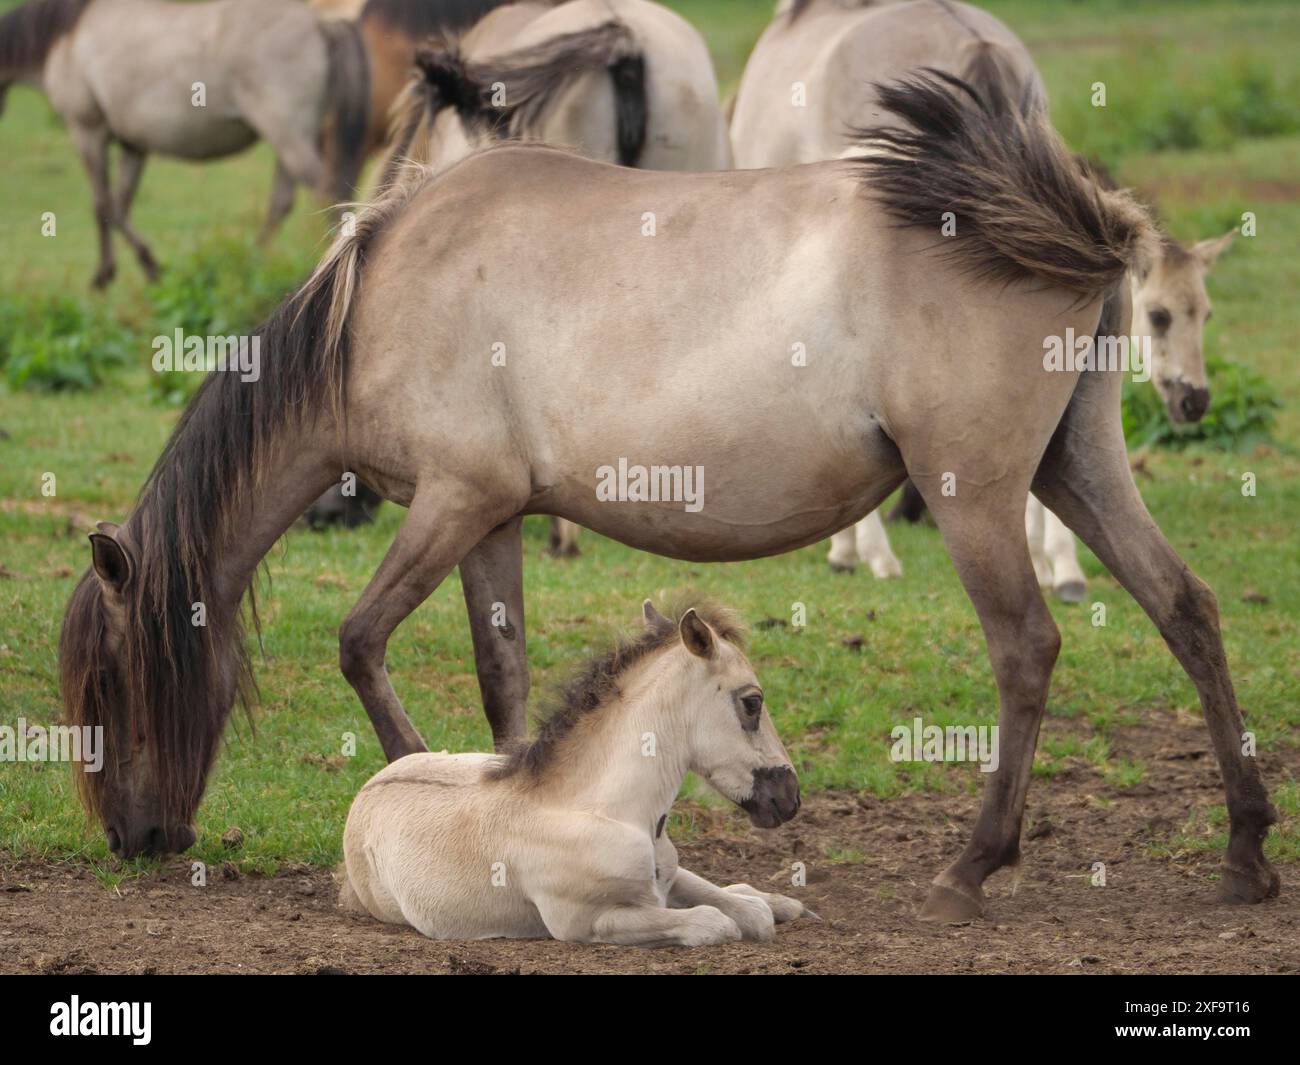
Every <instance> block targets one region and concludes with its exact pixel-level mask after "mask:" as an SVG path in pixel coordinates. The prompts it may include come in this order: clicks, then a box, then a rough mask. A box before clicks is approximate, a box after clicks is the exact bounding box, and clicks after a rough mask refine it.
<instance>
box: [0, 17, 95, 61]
mask: <svg viewBox="0 0 1300 1065" xmlns="http://www.w3.org/2000/svg"><path fill="white" fill-rule="evenodd" d="M90 3H91V0H31V2H30V3H26V4H23V5H22V6H21V7H17V8H14V10H12V11H9V12H6V13H5V14H4V15H0V78H10V77H15V76H17V75H18V74H21V73H23V72H24V71H27V70H30V69H31V68H33V67H35V66H38V65H43V64H44V63H45V57H46V56H48V55H49V54H50V49H51V48H53V47H54V42H55V41H57V40H58V39H59V38H60V37H62V36H63V35H64V34H66V33H70V32H71V31H72V28H73V27H74V26H75V25H76V24H77V20H78V19H80V18H81V14H82V12H83V11H85V10H86V8H87V7H88V6H89V5H90Z"/></svg>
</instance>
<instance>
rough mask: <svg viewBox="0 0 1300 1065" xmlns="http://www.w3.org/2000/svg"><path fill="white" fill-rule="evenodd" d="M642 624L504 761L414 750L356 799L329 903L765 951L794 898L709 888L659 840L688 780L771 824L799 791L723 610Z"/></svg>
mask: <svg viewBox="0 0 1300 1065" xmlns="http://www.w3.org/2000/svg"><path fill="white" fill-rule="evenodd" d="M644 613H645V630H644V632H643V633H642V634H641V635H640V636H639V637H638V638H637V639H636V640H634V641H633V642H631V643H627V644H623V645H621V646H619V647H618V648H616V649H615V650H614V651H612V652H610V653H609V654H608V655H605V656H604V657H602V658H599V659H596V660H595V661H593V662H592V663H591V664H590V665H588V667H587V668H586V670H585V671H584V672H583V673H582V674H581V675H580V676H579V677H578V678H577V679H576V680H575V681H574V682H573V683H572V684H571V685H570V687H569V689H568V690H567V691H566V693H565V696H564V702H563V704H562V707H561V709H559V710H558V711H557V712H556V713H555V714H554V715H553V716H552V717H551V718H550V719H549V720H548V721H547V722H546V724H545V725H544V726H543V727H542V729H541V731H540V733H539V734H538V736H537V738H536V739H535V740H533V741H532V742H531V743H528V744H525V745H522V746H520V747H519V748H517V749H516V750H515V751H514V753H512V754H510V755H507V756H496V755H490V754H412V755H408V756H407V757H405V758H401V759H399V760H398V761H396V762H394V763H393V764H392V765H390V766H388V767H387V768H386V769H383V770H381V771H380V772H379V773H377V774H376V775H375V776H374V777H372V778H371V779H370V781H369V782H367V783H366V785H365V786H364V787H363V788H362V789H361V792H360V793H359V794H358V795H357V797H356V799H355V801H354V802H353V803H352V809H351V811H349V813H348V822H347V827H346V828H345V829H344V833H343V852H344V858H345V865H346V880H345V882H344V886H343V892H342V897H341V899H340V902H341V904H342V905H343V906H345V907H346V908H349V909H355V910H364V911H366V912H368V913H370V914H371V915H373V916H375V917H378V918H379V919H380V920H381V921H390V922H392V923H394V924H410V925H413V926H414V927H415V928H417V929H418V930H419V931H420V932H423V933H424V934H425V935H426V936H429V937H431V938H434V939H485V938H491V937H497V936H504V937H516V938H522V937H543V936H551V937H553V938H555V939H561V940H567V941H570V942H579V943H622V944H629V945H637V946H670V945H676V946H703V945H706V944H711V943H723V942H726V941H728V940H737V939H771V938H772V936H773V934H774V929H773V924H774V922H776V921H788V920H792V919H793V918H795V917H799V916H801V915H802V914H803V913H804V912H805V910H804V906H803V904H802V903H800V902H798V901H797V900H795V899H791V898H787V897H785V896H783V895H770V894H767V893H765V892H761V891H757V890H755V889H754V888H751V887H749V886H748V885H747V884H734V885H732V886H731V887H727V888H720V887H716V886H715V885H713V884H711V883H709V882H708V881H707V880H705V879H703V878H702V877H699V876H696V875H695V874H694V873H690V872H687V871H686V870H685V869H681V868H679V867H678V865H677V850H676V848H675V847H674V846H673V845H672V843H671V842H669V839H668V835H667V833H666V832H665V831H664V825H665V822H666V821H667V820H668V811H669V809H670V808H671V806H672V804H673V800H674V799H675V798H676V797H677V792H678V790H679V789H680V788H681V785H682V780H683V778H684V777H685V776H686V773H687V771H688V770H693V771H695V772H696V773H699V774H700V775H701V776H702V777H703V778H704V779H705V780H707V781H708V782H709V783H710V784H711V785H713V787H715V788H716V789H717V790H718V791H719V792H721V793H722V794H723V795H725V796H726V797H727V798H729V799H731V800H732V801H733V802H735V803H737V804H738V805H739V806H741V807H742V808H743V809H744V810H745V811H747V812H748V814H749V817H750V820H751V821H752V822H753V823H754V824H755V825H758V826H759V827H762V828H775V827H776V826H777V825H779V824H781V823H782V822H784V821H788V820H789V819H790V818H791V817H793V816H794V815H795V813H796V812H797V811H798V809H799V782H798V780H797V779H796V777H795V773H794V769H793V768H792V767H791V765H790V759H789V757H788V756H787V754H786V753H785V748H784V747H783V746H782V745H781V740H780V738H779V737H778V736H777V734H776V730H775V728H773V726H772V720H771V718H770V717H769V716H768V713H767V709H766V708H765V707H764V705H763V692H762V689H761V688H759V686H758V681H757V679H756V678H755V676H754V670H753V668H752V667H751V666H750V664H749V662H748V660H747V659H746V658H745V655H744V653H743V652H742V651H741V650H740V647H739V645H738V642H737V641H738V637H739V630H738V628H737V625H736V623H735V621H734V619H733V618H732V616H731V615H730V614H729V613H727V612H726V611H721V610H714V609H707V608H703V607H701V608H699V609H698V610H695V609H692V610H687V611H686V612H685V613H684V614H683V615H682V617H681V619H680V621H678V622H676V623H674V622H672V621H669V620H668V619H667V618H664V617H663V616H661V615H660V614H659V613H658V612H657V611H656V610H655V609H654V607H653V606H652V605H651V604H650V601H649V600H647V601H646V603H645V608H644Z"/></svg>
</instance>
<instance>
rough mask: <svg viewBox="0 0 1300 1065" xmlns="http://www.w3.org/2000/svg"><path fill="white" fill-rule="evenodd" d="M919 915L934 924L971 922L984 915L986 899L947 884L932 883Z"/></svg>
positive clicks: (923, 919)
mask: <svg viewBox="0 0 1300 1065" xmlns="http://www.w3.org/2000/svg"><path fill="white" fill-rule="evenodd" d="M918 916H919V918H920V919H921V920H922V921H928V922H930V923H932V924H970V923H971V922H972V921H974V920H976V919H977V918H980V917H983V916H984V900H983V898H980V897H972V896H970V895H968V894H966V892H965V891H961V890H958V889H957V888H951V887H948V886H947V885H946V884H931V885H930V894H929V896H928V897H927V898H926V900H925V905H924V906H922V907H921V912H920V914H919V915H918Z"/></svg>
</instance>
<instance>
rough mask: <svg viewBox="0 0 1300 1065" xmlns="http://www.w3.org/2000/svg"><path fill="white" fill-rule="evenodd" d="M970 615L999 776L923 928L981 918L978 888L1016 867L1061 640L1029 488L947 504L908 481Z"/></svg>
mask: <svg viewBox="0 0 1300 1065" xmlns="http://www.w3.org/2000/svg"><path fill="white" fill-rule="evenodd" d="M913 479H914V480H915V481H916V482H917V486H918V487H919V488H920V489H921V492H922V494H924V495H925V497H926V502H927V503H928V504H929V506H930V512H931V513H932V514H933V515H934V517H935V520H936V521H937V522H938V525H939V530H940V531H941V532H942V533H943V537H944V542H945V543H946V544H947V547H948V553H949V555H950V556H951V557H952V560H953V564H954V565H955V566H956V568H957V575H958V576H959V577H960V578H961V582H962V585H963V586H964V587H965V589H966V594H967V595H968V596H969V597H970V600H971V602H972V603H973V604H974V606H975V612H976V613H977V614H978V615H979V619H980V625H981V626H982V627H983V629H984V637H985V640H986V641H987V643H988V651H989V659H990V661H991V662H992V664H993V674H994V677H995V678H996V680H997V686H998V696H999V700H1000V709H999V713H998V756H999V761H998V767H997V769H996V770H994V771H993V772H992V773H990V774H988V776H987V779H986V780H985V783H984V800H983V803H982V804H981V806H980V812H979V817H978V818H977V819H976V822H975V828H974V831H973V832H972V833H971V839H970V842H969V843H968V844H967V845H966V849H965V850H964V851H963V852H962V854H961V856H960V857H959V858H958V859H957V860H956V861H955V862H953V863H952V864H951V865H950V866H949V867H948V868H947V869H945V870H944V871H943V872H942V873H941V874H940V875H939V876H938V877H937V878H936V879H935V881H934V884H933V885H932V887H931V888H930V894H929V897H928V898H927V899H926V902H925V906H924V907H923V908H922V910H921V919H922V920H930V921H946V922H953V923H959V922H964V921H969V920H972V919H973V918H975V917H978V916H980V915H981V914H982V913H983V910H984V892H983V888H982V885H983V883H984V881H985V880H986V879H987V878H988V877H989V875H990V874H991V873H993V872H994V871H995V870H997V869H1000V868H1002V867H1004V866H1014V865H1016V864H1017V863H1018V862H1019V861H1020V826H1021V821H1022V819H1023V817H1024V809H1025V795H1026V793H1027V791H1028V789H1029V778H1030V772H1031V770H1032V767H1033V761H1034V748H1035V746H1036V745H1037V743H1038V729H1039V726H1040V724H1041V723H1042V719H1043V712H1044V710H1045V709H1046V706H1047V689H1048V684H1049V682H1050V680H1051V676H1052V667H1053V666H1054V665H1055V663H1056V656H1057V653H1058V651H1059V650H1060V646H1061V637H1060V634H1059V633H1058V632H1057V629H1056V624H1055V623H1054V622H1053V620H1052V615H1051V612H1050V611H1049V610H1048V609H1047V604H1046V603H1044V602H1043V597H1042V594H1041V593H1040V592H1039V589H1038V579H1037V577H1036V576H1035V574H1034V567H1033V563H1032V562H1031V560H1030V556H1029V544H1028V541H1027V540H1026V537H1025V532H1024V529H1025V525H1024V517H1025V497H1026V494H1027V488H1028V486H1027V485H1025V484H1021V483H1015V482H1014V481H1013V480H1012V479H1011V478H1010V477H1004V478H1002V479H1000V480H992V481H990V482H988V483H987V484H979V483H975V482H974V481H971V482H969V483H967V484H966V486H965V488H964V491H963V492H962V493H961V494H960V495H958V496H951V497H950V496H945V495H944V494H943V493H942V491H941V485H940V482H939V479H938V477H928V476H927V477H920V476H914V478H913Z"/></svg>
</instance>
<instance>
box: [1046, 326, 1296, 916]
mask: <svg viewBox="0 0 1300 1065" xmlns="http://www.w3.org/2000/svg"><path fill="white" fill-rule="evenodd" d="M1103 320H1104V319H1103ZM1124 325H1125V326H1126V325H1127V323H1124ZM1117 326H1119V323H1118V322H1116V321H1114V320H1112V321H1111V322H1110V323H1109V324H1108V326H1107V329H1106V332H1108V333H1109V332H1114V333H1116V334H1117V335H1124V334H1125V333H1127V331H1128V330H1127V328H1117ZM1120 384H1121V381H1120V374H1118V373H1106V372H1097V371H1093V372H1088V373H1084V374H1083V375H1082V376H1081V378H1080V381H1079V385H1078V388H1077V390H1076V391H1075V394H1074V398H1073V400H1072V401H1071V403H1070V406H1069V408H1068V409H1067V410H1066V413H1065V417H1064V418H1063V419H1062V421H1061V424H1060V426H1059V428H1058V429H1057V431H1056V434H1055V435H1054V436H1053V437H1052V442H1051V444H1050V445H1049V447H1048V449H1047V453H1046V454H1045V455H1044V457H1043V462H1042V465H1041V466H1040V467H1039V470H1038V476H1037V477H1036V478H1035V481H1034V492H1035V494H1037V495H1038V496H1039V498H1041V499H1042V501H1043V502H1044V503H1045V504H1047V506H1049V507H1050V508H1051V509H1052V510H1053V511H1055V512H1056V514H1057V515H1058V516H1059V517H1060V518H1061V520H1062V521H1064V522H1065V523H1066V525H1068V526H1069V527H1070V528H1071V529H1073V530H1074V531H1075V533H1077V534H1078V536H1079V538H1080V539H1082V540H1083V542H1084V543H1086V544H1087V545H1088V546H1089V547H1090V548H1092V550H1093V551H1094V552H1095V553H1096V555H1097V557H1098V558H1099V559H1101V561H1102V563H1103V564H1104V565H1105V566H1106V568H1107V569H1109V570H1110V572H1111V573H1112V574H1113V575H1114V576H1115V579H1116V580H1118V581H1119V582H1120V584H1122V585H1123V586H1124V587H1125V588H1126V589H1127V590H1128V592H1129V594H1131V595H1132V596H1133V598H1134V599H1136V600H1137V601H1138V603H1140V604H1141V606H1142V609H1143V610H1145V611H1146V612H1147V614H1148V615H1149V616H1150V618H1151V620H1152V621H1154V622H1155V624H1156V627H1157V628H1158V629H1159V630H1160V635H1161V636H1163V637H1164V639H1165V643H1167V644H1168V645H1169V649H1170V650H1171V651H1172V652H1173V653H1174V656H1175V657H1176V658H1177V659H1178V661H1179V662H1180V663H1181V664H1182V667H1183V669H1184V670H1186V671H1187V675H1188V676H1189V677H1190V678H1191V679H1192V682H1193V683H1194V684H1195V685H1196V691H1197V694H1198V695H1199V696H1200V699H1201V706H1202V707H1203V709H1204V712H1205V720H1206V724H1207V725H1208V726H1209V730H1210V738H1211V740H1212V741H1213V743H1214V751H1215V754H1216V755H1217V756H1218V760H1219V768H1220V770H1221V771H1222V773H1223V781H1224V787H1225V790H1226V792H1227V800H1228V821H1229V835H1228V851H1227V855H1226V858H1225V861H1224V867H1223V881H1222V884H1221V887H1220V897H1221V898H1222V899H1223V900H1224V901H1230V902H1259V901H1261V900H1263V899H1266V898H1270V897H1272V896H1274V895H1276V894H1277V893H1278V889H1279V880H1278V875H1277V873H1276V872H1275V871H1274V870H1273V868H1272V867H1271V866H1270V865H1269V864H1268V862H1267V861H1266V860H1265V858H1264V849H1263V846H1264V837H1265V836H1266V835H1268V826H1269V825H1271V824H1272V823H1273V822H1274V821H1276V820H1277V812H1276V811H1275V810H1274V809H1273V806H1272V804H1271V803H1270V802H1269V798H1268V791H1267V789H1266V788H1265V787H1264V783H1263V781H1262V780H1261V778H1260V773H1259V768H1258V766H1257V764H1256V762H1255V759H1254V758H1253V757H1248V756H1247V755H1245V754H1243V753H1242V746H1243V736H1242V734H1243V732H1244V731H1245V726H1244V724H1243V722H1242V717H1241V711H1240V710H1239V709H1238V707H1237V698H1236V695H1235V694H1234V693H1233V689H1232V679H1231V677H1230V676H1229V674H1228V663H1227V658H1226V656H1225V655H1224V651H1223V640H1222V638H1221V636H1220V635H1219V614H1218V606H1217V604H1216V602H1215V598H1214V593H1213V592H1211V591H1210V589H1209V588H1208V587H1207V586H1206V585H1205V583H1204V582H1203V581H1201V580H1199V579H1198V578H1197V577H1196V575H1195V574H1193V573H1192V571H1191V570H1190V569H1188V568H1187V565H1186V563H1184V562H1183V560H1182V559H1180V558H1179V557H1178V555H1177V554H1175V553H1174V550H1173V548H1171V547H1170V546H1169V543H1168V541H1166V540H1165V538H1164V536H1163V535H1162V534H1161V532H1160V530H1159V529H1158V528H1157V527H1156V524H1155V522H1154V521H1152V519H1151V516H1150V514H1148V513H1147V509H1146V507H1145V506H1144V505H1143V503H1142V499H1141V496H1140V495H1139V494H1138V490H1137V486H1136V485H1134V483H1133V475H1132V474H1131V473H1130V472H1129V466H1128V456H1127V454H1126V452H1125V450H1124V434H1123V429H1122V428H1121V425H1120Z"/></svg>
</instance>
